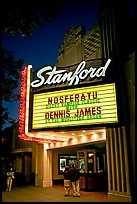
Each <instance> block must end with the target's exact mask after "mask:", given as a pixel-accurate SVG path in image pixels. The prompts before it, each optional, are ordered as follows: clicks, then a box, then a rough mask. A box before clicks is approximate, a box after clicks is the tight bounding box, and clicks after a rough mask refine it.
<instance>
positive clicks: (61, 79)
mask: <svg viewBox="0 0 137 204" xmlns="http://www.w3.org/2000/svg"><path fill="white" fill-rule="evenodd" d="M110 62H111V60H110V59H108V60H107V62H106V64H105V66H104V67H100V68H93V67H90V68H89V69H87V68H85V66H86V62H85V61H83V62H81V63H80V64H79V65H78V67H77V69H76V70H75V72H69V73H67V70H57V67H54V68H52V67H51V66H46V67H43V68H42V69H40V70H39V71H38V72H37V77H38V79H36V80H34V81H33V82H32V83H31V86H32V87H40V86H42V85H55V84H60V83H65V82H66V81H67V82H69V84H68V85H69V86H71V85H77V84H79V82H80V80H84V79H86V78H87V77H88V76H90V78H95V77H97V78H99V77H104V76H105V72H106V70H107V68H108V66H109V64H110ZM43 73H46V75H47V76H48V78H47V79H45V78H44V76H42V74H43Z"/></svg>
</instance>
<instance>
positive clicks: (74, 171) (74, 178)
mask: <svg viewBox="0 0 137 204" xmlns="http://www.w3.org/2000/svg"><path fill="white" fill-rule="evenodd" d="M69 173H70V180H71V183H72V188H73V192H74V193H73V197H80V187H79V178H80V174H79V169H78V168H76V167H75V165H74V164H72V167H71V168H70V170H69Z"/></svg>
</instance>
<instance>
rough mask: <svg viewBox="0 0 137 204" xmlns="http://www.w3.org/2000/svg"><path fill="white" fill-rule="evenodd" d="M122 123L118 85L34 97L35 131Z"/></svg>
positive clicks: (41, 94) (76, 89) (33, 125)
mask: <svg viewBox="0 0 137 204" xmlns="http://www.w3.org/2000/svg"><path fill="white" fill-rule="evenodd" d="M116 122H118V116H117V102H116V90H115V84H114V83H111V84H104V85H98V86H90V87H83V88H75V89H68V90H61V91H55V92H48V93H47V92H46V93H40V94H34V96H33V116H32V128H33V129H41V128H54V127H66V126H79V125H94V124H107V123H116Z"/></svg>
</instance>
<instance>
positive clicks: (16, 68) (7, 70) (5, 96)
mask: <svg viewBox="0 0 137 204" xmlns="http://www.w3.org/2000/svg"><path fill="white" fill-rule="evenodd" d="M23 64H24V60H22V59H18V60H16V59H15V57H14V54H13V52H12V51H7V50H6V49H2V72H1V79H2V101H4V102H10V103H12V102H15V101H18V100H19V98H20V95H19V93H17V88H18V85H19V79H20V78H21V69H22V67H23ZM7 121H8V122H10V123H12V122H13V120H12V118H10V115H9V112H8V108H5V107H2V124H5V123H6V122H7Z"/></svg>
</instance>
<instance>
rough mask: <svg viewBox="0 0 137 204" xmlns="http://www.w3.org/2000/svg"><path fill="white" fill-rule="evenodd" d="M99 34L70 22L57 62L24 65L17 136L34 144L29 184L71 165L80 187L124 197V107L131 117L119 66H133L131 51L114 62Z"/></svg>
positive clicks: (127, 126)
mask: <svg viewBox="0 0 137 204" xmlns="http://www.w3.org/2000/svg"><path fill="white" fill-rule="evenodd" d="M104 19H105V17H104ZM104 19H103V18H102V24H103V23H104V22H105V20H104ZM104 25H105V24H104ZM106 28H107V29H108V25H107V24H106ZM102 32H103V31H102V30H101V27H99V26H98V25H95V26H93V28H92V30H91V31H89V32H88V34H86V33H85V28H84V27H83V26H81V25H80V26H78V27H72V28H71V29H70V30H69V31H68V32H67V33H66V35H65V38H64V42H63V43H62V45H61V46H60V48H59V51H60V53H59V56H58V61H57V63H56V65H54V66H52V65H48V66H47V65H46V66H43V67H42V68H40V69H39V70H37V71H34V70H33V67H32V65H28V66H26V67H25V68H24V69H23V71H22V81H21V105H20V121H19V137H20V138H21V139H23V140H25V141H32V142H33V148H32V172H33V174H34V177H35V185H36V186H42V187H47V186H52V185H55V184H56V183H59V182H62V180H63V171H64V167H65V165H71V164H72V163H75V165H76V166H77V167H78V168H79V169H80V174H81V176H80V188H81V190H85V191H99V190H100V191H104V190H105V191H107V192H108V197H109V200H110V201H128V202H130V201H132V196H131V194H132V188H131V184H132V180H131V176H130V173H131V170H130V165H129V164H130V162H129V160H130V157H131V159H133V155H131V154H129V149H130V148H129V144H128V141H129V140H130V139H129V137H131V136H130V134H131V132H132V133H133V132H134V131H133V129H134V127H133V126H132V127H131V122H130V123H127V116H126V115H125V113H126V111H127V112H128V114H129V115H128V116H129V118H131V112H130V110H131V109H130V110H129V107H128V109H127V104H126V102H125V100H126V95H125V90H124V88H125V87H124V83H123V78H124V77H122V74H123V76H125V72H123V70H124V67H125V66H126V68H127V69H131V67H133V66H132V65H134V53H132V54H131V55H130V60H129V61H128V62H127V63H126V64H125V65H124V64H121V63H120V62H117V63H116V59H115V58H114V57H113V56H112V55H109V54H106V53H107V52H104V50H103V49H106V48H105V43H106V41H107V40H108V39H109V38H110V37H111V38H112V37H113V36H109V37H108V35H106V36H103V35H104V34H103V33H102ZM108 34H110V32H108ZM100 36H103V37H102V38H100ZM107 37H108V38H107ZM101 39H102V40H101ZM91 42H92V43H91ZM108 42H109V41H108ZM102 44H104V46H103V48H102ZM111 49H113V46H112V47H111ZM106 50H107V49H106ZM120 66H122V67H123V69H120V68H119V67H120ZM126 77H131V79H132V76H131V75H126ZM131 89H132V90H131ZM131 89H130V90H129V89H128V90H127V95H128V97H129V96H130V95H131V92H132V91H133V87H132V88H131ZM132 93H133V92H132ZM129 106H130V107H133V106H132V104H131V103H130V104H129ZM132 122H134V119H133V118H132ZM132 165H133V164H132ZM133 166H134V165H133ZM100 180H101V181H102V182H100Z"/></svg>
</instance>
